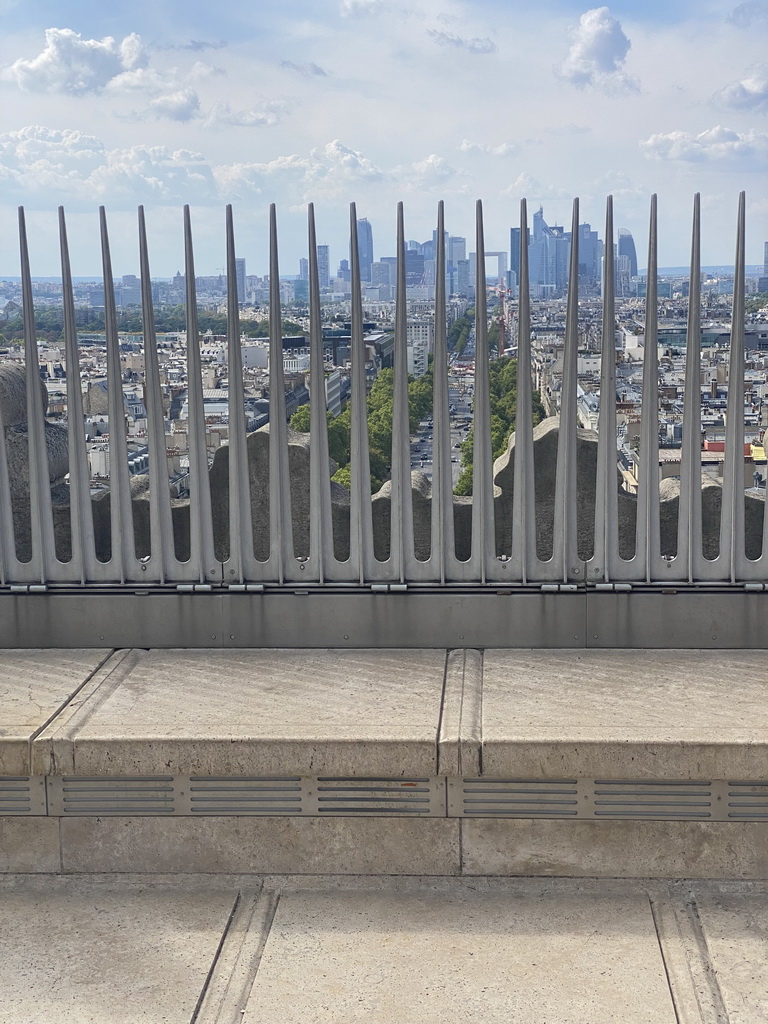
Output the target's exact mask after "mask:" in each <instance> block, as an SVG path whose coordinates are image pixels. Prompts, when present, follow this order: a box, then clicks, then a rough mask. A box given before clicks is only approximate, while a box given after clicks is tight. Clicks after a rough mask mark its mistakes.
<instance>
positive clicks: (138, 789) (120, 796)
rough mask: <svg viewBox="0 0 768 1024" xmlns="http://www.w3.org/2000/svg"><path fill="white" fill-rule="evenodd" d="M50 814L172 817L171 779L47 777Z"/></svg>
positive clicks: (173, 804) (172, 796) (172, 783)
mask: <svg viewBox="0 0 768 1024" xmlns="http://www.w3.org/2000/svg"><path fill="white" fill-rule="evenodd" d="M48 803H49V807H50V813H51V814H61V815H65V816H69V815H75V814H87V815H96V814H99V815H105V814H123V815H135V814H141V815H144V814H173V813H174V811H175V810H176V806H175V801H174V779H173V776H171V775H156V776H136V777H125V776H120V777H116V778H99V777H96V776H92V777H88V776H79V777H77V778H71V777H68V776H59V777H49V778H48Z"/></svg>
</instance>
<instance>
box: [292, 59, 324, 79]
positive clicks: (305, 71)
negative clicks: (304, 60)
mask: <svg viewBox="0 0 768 1024" xmlns="http://www.w3.org/2000/svg"><path fill="white" fill-rule="evenodd" d="M280 67H281V68H286V69H287V70H288V71H296V72H298V74H300V75H303V76H304V77H305V78H315V77H318V78H327V77H328V72H327V71H326V70H325V69H324V68H321V67H320V65H319V64H312V63H309V64H294V62H293V61H292V60H281V61H280Z"/></svg>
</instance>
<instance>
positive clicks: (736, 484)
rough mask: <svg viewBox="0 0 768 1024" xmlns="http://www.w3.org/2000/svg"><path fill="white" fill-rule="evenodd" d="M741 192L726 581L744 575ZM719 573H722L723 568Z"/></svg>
mask: <svg viewBox="0 0 768 1024" xmlns="http://www.w3.org/2000/svg"><path fill="white" fill-rule="evenodd" d="M745 204H746V196H745V194H744V192H740V193H739V212H738V218H737V225H736V260H735V264H734V274H733V313H732V316H731V351H730V356H729V360H728V407H727V416H728V419H727V423H726V432H725V462H724V465H723V501H722V510H721V513H720V552H719V558H718V561H723V562H725V563H726V564H725V566H724V567H723V570H726V569H727V573H728V576H727V578H728V580H729V581H730V582H731V583H736V582H737V580H739V579H743V578H744V570H745V569H746V568H747V566H746V564H745V563H746V559H745V550H744V261H745V253H744V236H745V219H746V214H745ZM723 570H721V571H722V572H723V575H724V571H723Z"/></svg>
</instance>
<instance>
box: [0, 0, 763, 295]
mask: <svg viewBox="0 0 768 1024" xmlns="http://www.w3.org/2000/svg"><path fill="white" fill-rule="evenodd" d="M532 6H533V5H530V4H529V3H528V2H525V3H523V2H521V0H293V2H291V3H286V2H285V0H258V2H257V3H254V2H253V0H249V2H247V3H246V2H245V0H228V2H227V3H225V4H219V5H216V4H211V3H205V4H203V3H200V2H199V0H183V2H182V0H162V2H158V0H154V2H152V3H150V2H149V0H134V2H132V3H130V4H122V5H112V4H105V3H104V2H103V0H100V2H98V3H97V2H96V0H78V3H76V4H71V5H62V4H61V2H60V0H55V2H54V0H36V2H35V3H30V2H29V0H0V16H2V26H3V33H2V38H0V276H10V275H17V274H18V273H19V256H18V235H17V227H16V225H17V207H18V206H19V205H23V206H24V207H25V211H26V221H27V229H28V232H29V241H30V253H31V261H32V273H33V275H35V276H48V275H56V274H58V273H59V272H60V264H59V245H58V234H57V216H56V210H57V207H58V206H59V205H62V206H63V207H64V208H65V211H66V216H67V226H68V235H69V241H70V249H71V254H72V261H73V268H72V269H73V273H74V274H75V275H76V276H80V275H82V276H86V275H95V274H98V273H99V271H100V266H101V257H100V249H99V232H98V207H99V206H100V205H104V206H105V207H106V210H107V218H108V224H109V232H110V242H111V248H112V261H113V269H114V271H115V274H116V275H121V274H129V273H137V272H138V241H137V238H138V231H137V216H136V209H137V206H138V205H139V204H142V205H143V206H144V207H145V211H146V217H147V230H148V235H149V240H150V261H151V272H152V274H153V276H156V277H167V276H171V275H173V274H174V273H176V271H177V270H183V240H182V233H181V229H182V206H183V204H184V203H188V204H189V205H190V207H191V212H192V223H193V230H194V237H195V260H196V271H197V273H198V274H215V273H218V272H219V271H220V270H221V268H222V267H223V265H224V249H225V247H224V217H225V206H226V204H227V203H231V204H232V205H233V207H234V216H235V238H236V249H237V254H238V256H243V257H245V258H246V260H247V271H248V273H249V274H251V273H256V274H263V273H265V272H266V269H267V225H268V210H269V205H270V203H275V204H276V208H277V218H278V229H279V239H280V270H281V273H282V274H285V275H291V274H296V273H297V272H298V261H299V258H300V257H301V256H305V255H306V249H307V242H306V223H307V215H306V204H307V203H308V202H313V203H314V204H315V211H316V217H317V240H318V242H319V243H327V244H329V245H330V247H331V252H330V256H331V268H332V272H334V271H335V268H336V266H337V265H338V261H339V260H340V259H343V258H345V257H347V256H348V246H349V241H348V239H349V204H350V203H351V202H355V203H356V204H357V214H358V216H359V217H367V218H368V219H369V220H370V222H371V224H372V226H373V233H374V252H375V257H376V259H378V258H380V257H382V256H388V255H393V254H394V239H395V216H396V205H397V202H398V201H400V200H401V201H402V202H403V204H404V208H405V226H406V227H405V230H406V237H407V238H408V239H415V240H417V241H424V240H425V239H427V238H431V237H432V231H433V229H434V227H435V223H436V210H437V203H438V200H440V199H443V200H444V201H445V215H446V228H447V230H448V231H449V232H450V233H451V234H455V235H464V236H465V237H467V249H468V251H469V250H473V249H474V248H475V246H474V213H475V200H477V199H482V200H483V209H484V221H485V242H486V248H487V249H489V250H495V249H508V247H509V228H510V227H511V226H513V225H515V224H517V223H518V222H519V205H520V199H521V198H523V197H525V198H527V200H528V204H529V217H531V216H532V213H533V210H534V209H537V208H538V206H539V205H542V206H543V208H544V217H545V220H546V221H547V222H548V223H550V224H558V223H559V224H566V225H569V224H570V220H571V203H572V200H573V198H574V197H579V199H580V211H581V216H580V220H581V221H589V222H590V223H591V224H592V226H593V228H597V229H598V230H599V232H600V234H601V236H602V235H603V233H604V232H603V227H602V224H604V220H605V197H606V195H608V194H611V195H613V197H614V208H615V224H616V228H617V229H618V228H619V227H625V228H628V229H629V230H630V231H632V233H633V235H634V236H635V242H636V246H637V250H638V256H639V263H640V265H641V266H644V264H645V250H646V247H647V235H648V228H647V218H648V206H649V197H650V195H651V193H654V192H655V193H657V194H658V204H659V246H660V253H659V264H660V265H661V266H676V265H684V264H686V263H687V262H688V260H689V258H690V222H691V209H692V202H693V194H694V193H695V192H700V193H701V205H702V221H703V223H702V262H703V263H704V264H705V265H706V264H730V263H732V262H733V255H734V248H735V219H736V208H737V203H738V194H739V192H740V191H741V190H745V191H746V194H747V221H748V227H747V263H748V264H756V263H758V262H761V261H762V255H763V242H764V240H766V239H768V189H766V184H767V183H768V58H766V54H767V53H768V45H767V44H768V0H746V2H742V3H734V2H732V0H731V2H714V0H696V2H689V0H665V2H664V3H662V2H661V0H643V2H639V0H615V2H614V3H612V4H611V5H610V6H608V7H588V6H586V5H585V4H584V3H579V2H577V0H539V2H538V3H537V4H536V5H535V9H531V8H532Z"/></svg>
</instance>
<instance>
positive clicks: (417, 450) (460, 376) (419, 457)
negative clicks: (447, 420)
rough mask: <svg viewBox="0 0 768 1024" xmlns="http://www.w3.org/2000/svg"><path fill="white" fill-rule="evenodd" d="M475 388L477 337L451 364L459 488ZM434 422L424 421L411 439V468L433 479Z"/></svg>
mask: <svg viewBox="0 0 768 1024" xmlns="http://www.w3.org/2000/svg"><path fill="white" fill-rule="evenodd" d="M474 389H475V363H474V338H472V339H470V343H469V344H468V345H467V348H466V349H465V351H464V353H463V355H462V357H461V359H460V360H459V359H456V358H454V357H453V356H452V357H451V361H450V363H449V366H448V401H449V405H450V409H451V475H452V479H453V486H454V487H455V486H456V484H457V482H458V479H459V472H460V469H461V450H460V446H461V442H462V441H464V440H466V437H467V434H468V433H469V428H470V426H471V420H472V396H473V394H474ZM433 436H434V435H433V421H432V419H431V418H430V419H425V420H422V421H421V423H420V424H419V429H418V432H417V433H416V434H415V435H413V436H412V438H411V469H418V470H420V471H421V472H422V473H423V474H424V475H425V476H426V477H427V478H428V479H430V480H431V479H432V445H433Z"/></svg>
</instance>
